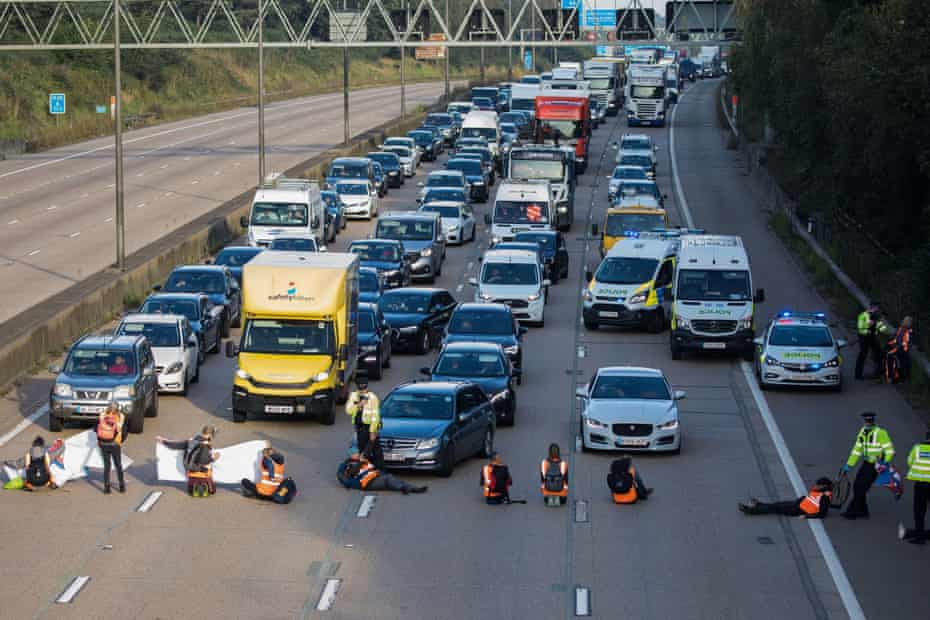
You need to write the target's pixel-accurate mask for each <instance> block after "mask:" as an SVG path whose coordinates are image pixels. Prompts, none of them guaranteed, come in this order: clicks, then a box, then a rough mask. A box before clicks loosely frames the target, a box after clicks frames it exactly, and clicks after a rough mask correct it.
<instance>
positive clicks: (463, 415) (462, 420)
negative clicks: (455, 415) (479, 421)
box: [459, 413, 469, 422]
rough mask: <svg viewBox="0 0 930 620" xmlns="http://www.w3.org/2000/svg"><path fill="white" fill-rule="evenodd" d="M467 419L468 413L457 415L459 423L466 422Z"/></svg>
mask: <svg viewBox="0 0 930 620" xmlns="http://www.w3.org/2000/svg"><path fill="white" fill-rule="evenodd" d="M468 417H469V416H468V413H460V414H459V422H467V421H468Z"/></svg>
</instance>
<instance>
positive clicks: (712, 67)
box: [698, 45, 720, 77]
mask: <svg viewBox="0 0 930 620" xmlns="http://www.w3.org/2000/svg"><path fill="white" fill-rule="evenodd" d="M698 60H699V61H700V63H701V66H702V73H703V77H717V76H719V75H720V46H719V45H702V46H701V52H700V53H699V54H698Z"/></svg>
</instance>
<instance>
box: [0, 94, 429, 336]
mask: <svg viewBox="0 0 930 620" xmlns="http://www.w3.org/2000/svg"><path fill="white" fill-rule="evenodd" d="M442 92H443V85H442V83H441V82H439V83H429V84H414V85H410V86H408V87H407V106H408V109H410V110H412V109H414V108H415V107H416V106H417V105H428V104H431V103H433V102H435V101H436V99H437V97H439V96H441V95H442ZM342 110H343V101H342V94H341V93H333V94H328V95H319V96H314V97H305V98H301V99H293V100H288V101H282V102H279V103H274V104H270V105H268V106H267V108H266V112H265V144H266V155H265V170H266V171H267V172H269V173H270V172H275V171H282V170H286V169H288V168H290V167H291V166H294V165H295V164H298V163H300V162H301V161H304V160H306V159H309V158H311V157H313V156H314V155H317V154H319V153H321V152H323V151H325V150H327V149H329V148H331V147H333V146H335V145H337V144H340V143H341V142H342V137H343V122H342ZM350 110H351V112H350V128H351V131H352V132H353V134H355V133H360V132H363V131H365V130H368V129H370V128H372V127H375V126H377V125H380V124H382V123H384V122H386V121H388V120H391V119H392V118H394V117H396V116H398V115H399V114H400V89H399V87H393V86H392V87H384V88H373V89H366V90H356V91H353V92H352V93H351V94H350ZM257 128H258V113H257V112H256V108H255V107H248V108H239V109H236V110H231V111H229V112H222V113H218V114H211V115H208V116H203V117H198V118H195V119H190V120H187V121H181V122H177V123H167V124H163V125H158V126H156V127H150V128H146V129H140V130H137V131H130V132H127V133H125V134H124V136H123V140H124V162H125V163H124V175H125V176H124V184H125V199H124V204H125V213H126V252H127V254H131V253H132V252H134V251H136V250H138V249H139V248H141V247H143V246H145V245H147V244H148V243H151V242H152V241H154V240H156V239H159V238H161V237H163V236H164V235H166V234H168V233H169V232H171V231H173V230H175V229H176V228H179V227H180V226H183V225H184V224H186V223H187V222H189V221H191V220H193V219H195V218H197V217H198V216H200V215H203V214H204V213H206V212H207V211H209V210H211V209H214V208H216V207H217V206H218V205H220V204H222V203H224V202H226V201H227V200H229V199H231V198H234V197H235V196H238V195H239V194H241V193H242V192H244V191H246V190H247V189H248V188H249V187H254V186H255V184H256V183H257V181H258V158H257V152H258V146H257V145H258V129H257ZM114 183H115V181H114V162H113V139H112V138H101V139H99V140H92V141H90V142H85V143H81V144H75V145H72V146H67V147H62V148H58V149H54V150H51V151H46V152H43V153H37V154H30V155H23V156H20V157H15V158H12V159H9V160H6V161H3V162H0V323H2V322H4V321H6V320H7V319H9V318H11V317H13V316H15V315H16V314H18V313H20V312H22V311H23V310H27V309H29V308H31V307H33V306H34V305H36V304H37V303H39V302H41V301H42V300H44V299H47V298H48V297H50V296H52V295H54V294H55V293H57V292H59V291H61V290H64V289H66V288H68V287H69V286H71V285H72V284H74V283H75V282H78V281H80V280H82V279H84V278H86V277H88V276H90V275H91V274H94V273H96V272H98V271H100V270H101V269H104V268H106V267H107V266H108V265H112V264H113V263H114V262H115V261H116V244H115V235H116V233H115V230H116V228H115V227H116V225H115V224H114V219H113V218H114V208H115V207H114V205H115V200H116V199H115V195H114ZM24 282H28V283H29V287H28V288H26V287H24V286H23V283H24Z"/></svg>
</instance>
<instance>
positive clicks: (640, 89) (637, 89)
mask: <svg viewBox="0 0 930 620" xmlns="http://www.w3.org/2000/svg"><path fill="white" fill-rule="evenodd" d="M630 97H631V98H633V99H662V98H663V97H665V87H664V86H631V87H630Z"/></svg>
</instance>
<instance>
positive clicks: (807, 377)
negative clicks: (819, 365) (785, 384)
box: [789, 373, 817, 383]
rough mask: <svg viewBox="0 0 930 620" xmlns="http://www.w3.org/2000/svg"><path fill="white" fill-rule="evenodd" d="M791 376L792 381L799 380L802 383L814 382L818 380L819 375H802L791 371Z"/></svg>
mask: <svg viewBox="0 0 930 620" xmlns="http://www.w3.org/2000/svg"><path fill="white" fill-rule="evenodd" d="M789 378H790V379H791V380H792V381H798V382H801V383H807V382H813V381H816V380H817V377H815V376H813V375H802V374H800V373H791V375H789Z"/></svg>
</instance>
